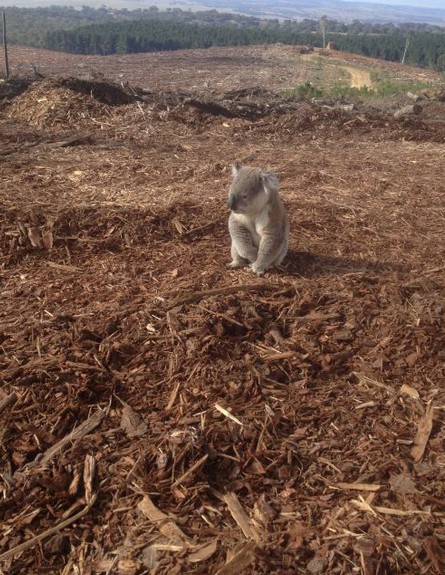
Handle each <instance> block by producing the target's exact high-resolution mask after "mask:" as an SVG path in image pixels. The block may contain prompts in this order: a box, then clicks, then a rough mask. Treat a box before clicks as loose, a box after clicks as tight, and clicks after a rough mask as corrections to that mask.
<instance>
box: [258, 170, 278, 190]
mask: <svg viewBox="0 0 445 575" xmlns="http://www.w3.org/2000/svg"><path fill="white" fill-rule="evenodd" d="M260 177H261V181H262V182H263V185H264V188H265V190H266V192H269V191H272V190H278V186H279V185H280V180H279V179H278V176H277V175H276V174H274V173H273V172H261V176H260Z"/></svg>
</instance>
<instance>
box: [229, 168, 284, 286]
mask: <svg viewBox="0 0 445 575" xmlns="http://www.w3.org/2000/svg"><path fill="white" fill-rule="evenodd" d="M232 174H233V181H232V184H231V186H230V189H229V199H228V202H227V205H228V207H229V208H230V210H231V214H230V216H229V233H230V237H231V239H232V246H231V256H232V261H231V262H230V263H229V264H227V267H228V268H232V269H233V268H238V267H243V266H247V265H250V267H251V269H252V271H253V273H255V274H256V275H258V276H262V275H264V272H265V271H266V270H267V269H268V268H270V267H273V266H278V265H279V264H280V263H281V262H282V261H283V259H284V256H285V255H286V253H287V248H288V243H289V217H288V215H287V213H286V210H285V208H284V206H283V203H282V201H281V198H280V196H279V194H278V186H279V180H278V176H277V175H276V174H274V173H273V172H266V171H263V170H261V169H259V168H252V167H249V166H239V165H237V164H235V165H234V166H233V167H232Z"/></svg>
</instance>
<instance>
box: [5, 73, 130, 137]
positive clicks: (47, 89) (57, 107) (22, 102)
mask: <svg viewBox="0 0 445 575" xmlns="http://www.w3.org/2000/svg"><path fill="white" fill-rule="evenodd" d="M136 98H137V95H136V92H134V95H130V94H128V93H127V92H125V91H124V90H123V89H122V88H120V87H119V86H116V85H113V84H110V83H106V82H89V81H86V80H79V79H76V78H61V79H56V80H42V81H38V82H33V83H32V84H31V85H30V86H29V87H27V88H25V89H24V91H23V92H22V93H21V94H19V95H18V96H16V97H15V98H14V99H13V101H12V103H11V105H10V107H9V110H8V112H9V116H10V117H11V118H17V119H20V120H24V121H26V122H28V123H30V124H33V125H35V126H39V127H41V128H42V127H55V126H58V127H60V128H69V127H70V126H73V125H78V124H82V123H84V124H85V123H87V122H94V120H95V119H96V118H97V117H104V116H107V115H110V114H111V111H110V107H113V106H121V105H125V104H129V103H130V102H134V101H135V99H136Z"/></svg>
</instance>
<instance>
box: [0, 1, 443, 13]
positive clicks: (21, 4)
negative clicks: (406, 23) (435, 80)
mask: <svg viewBox="0 0 445 575" xmlns="http://www.w3.org/2000/svg"><path fill="white" fill-rule="evenodd" d="M230 1H231V0H228V3H230ZM338 2H339V5H341V4H356V3H358V4H379V5H385V6H396V7H399V8H400V7H403V6H409V7H410V8H432V9H437V10H445V3H444V0H425V1H423V2H422V0H338ZM204 3H205V0H203V4H201V3H200V1H199V0H196V4H194V2H193V1H190V4H189V5H187V2H179V1H175V0H164V1H159V2H156V1H152V0H146V1H145V2H144V1H143V0H142V1H141V0H134V1H132V0H108V1H106V0H105V1H104V2H102V1H100V2H99V0H97V2H94V1H93V2H91V1H90V3H89V4H90V5H91V4H98V7H100V6H106V7H109V8H113V7H114V8H115V7H116V6H117V5H120V6H121V8H125V6H126V5H127V6H128V5H130V4H131V5H132V6H134V7H132V8H128V9H129V10H135V9H137V8H136V6H138V7H139V8H142V9H144V8H147V9H148V8H149V7H151V6H157V7H158V8H159V9H160V10H165V9H167V8H169V7H175V8H179V9H183V10H192V11H193V10H203V9H205V6H204ZM289 3H291V2H289ZM178 4H181V5H183V6H182V8H181V6H178ZM50 5H52V6H72V7H73V8H77V7H79V8H80V7H82V6H83V5H86V4H85V2H84V1H83V0H60V1H57V0H0V9H1V8H8V7H17V8H34V7H35V8H38V7H43V6H50ZM272 6H273V4H272ZM212 9H215V8H214V7H212V6H208V10H212ZM216 10H217V11H218V12H224V8H223V7H221V8H219V9H218V8H216Z"/></svg>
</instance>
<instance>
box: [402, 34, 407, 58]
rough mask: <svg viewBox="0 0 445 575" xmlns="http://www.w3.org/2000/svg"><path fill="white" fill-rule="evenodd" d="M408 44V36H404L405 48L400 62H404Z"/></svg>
mask: <svg viewBox="0 0 445 575" xmlns="http://www.w3.org/2000/svg"><path fill="white" fill-rule="evenodd" d="M408 46H409V36H407V37H406V42H405V50H404V51H403V56H402V64H404V63H405V58H406V53H407V52H408Z"/></svg>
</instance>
